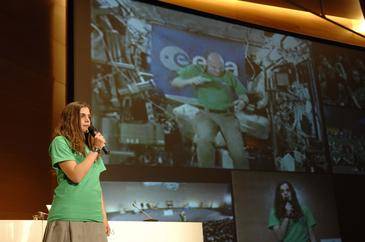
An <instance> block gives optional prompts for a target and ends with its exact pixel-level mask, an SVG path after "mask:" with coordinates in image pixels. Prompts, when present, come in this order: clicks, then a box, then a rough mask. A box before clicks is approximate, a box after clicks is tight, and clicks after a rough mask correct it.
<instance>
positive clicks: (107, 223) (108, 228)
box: [101, 193, 110, 236]
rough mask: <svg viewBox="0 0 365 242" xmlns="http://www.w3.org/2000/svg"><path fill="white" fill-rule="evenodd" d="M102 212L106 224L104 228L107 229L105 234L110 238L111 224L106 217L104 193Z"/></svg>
mask: <svg viewBox="0 0 365 242" xmlns="http://www.w3.org/2000/svg"><path fill="white" fill-rule="evenodd" d="M101 212H102V213H103V223H104V227H105V233H106V235H107V236H109V235H110V226H109V222H108V217H107V215H106V210H105V205H104V196H103V193H101Z"/></svg>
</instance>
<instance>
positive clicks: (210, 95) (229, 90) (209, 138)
mask: <svg viewBox="0 0 365 242" xmlns="http://www.w3.org/2000/svg"><path fill="white" fill-rule="evenodd" d="M206 62H207V63H206V65H199V64H196V65H194V64H193V65H189V66H186V67H184V68H182V69H180V70H179V71H178V73H177V74H178V75H177V77H176V78H174V79H173V80H172V82H171V85H172V86H173V87H177V88H183V87H185V86H193V87H194V89H195V92H196V96H197V100H198V104H199V105H197V107H198V108H199V109H200V111H199V112H198V113H197V114H196V115H195V118H194V120H193V125H194V132H195V135H196V140H195V141H196V145H197V158H198V166H199V167H207V168H212V167H214V164H215V147H214V141H215V138H216V136H217V134H218V132H219V131H221V133H222V135H223V137H224V139H225V141H226V144H227V148H228V151H229V155H230V157H231V158H232V160H233V162H234V168H244V169H248V168H249V164H248V155H247V153H246V150H245V147H244V143H243V138H242V134H241V131H240V128H239V122H238V120H237V119H236V118H235V115H234V113H235V112H237V111H241V110H242V109H243V108H244V107H245V106H246V105H247V103H248V97H247V95H246V89H245V87H244V86H243V84H242V83H241V82H240V81H239V80H237V78H236V77H235V76H234V75H233V73H232V72H231V71H226V70H225V67H224V60H223V58H222V56H221V55H220V54H218V53H216V52H212V53H210V54H209V55H208V56H207V61H206Z"/></svg>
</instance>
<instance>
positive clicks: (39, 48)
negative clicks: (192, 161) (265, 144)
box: [0, 0, 365, 241]
mask: <svg viewBox="0 0 365 242" xmlns="http://www.w3.org/2000/svg"><path fill="white" fill-rule="evenodd" d="M53 5H54V1H47V0H28V1H22V2H21V4H20V3H19V2H16V1H4V2H2V3H1V8H0V29H1V38H0V53H1V55H0V72H1V76H0V81H1V82H0V83H1V88H0V100H1V104H2V108H1V126H0V127H1V129H0V130H1V136H2V137H1V142H0V162H1V163H0V171H1V175H0V191H1V192H2V194H1V200H0V219H31V216H32V215H33V214H35V212H36V211H38V210H43V211H44V210H45V206H44V205H45V204H48V203H50V202H51V201H52V194H53V187H54V184H55V177H53V176H52V173H51V167H50V162H49V158H48V152H47V150H48V144H49V141H50V139H51V134H52V117H53V115H54V112H57V111H58V110H55V109H54V107H53V106H52V104H53V103H54V102H55V100H54V99H55V98H58V97H57V95H56V94H54V93H52V88H53V86H54V85H55V77H54V76H53V75H52V73H51V69H52V68H53V67H52V55H51V49H50V43H51V42H52V35H51V31H50V23H51V17H52V11H53ZM60 45H64V44H62V43H61V44H60ZM54 63H57V62H54ZM60 85H61V86H62V83H61V84H60ZM62 98H64V97H63V96H62V95H61V100H62ZM58 100H59V99H58ZM61 102H62V101H61ZM121 172H123V173H124V174H126V175H125V177H130V176H131V175H130V173H129V172H130V171H128V170H125V169H121ZM182 173H183V174H184V175H181V176H182V180H185V179H186V180H188V178H189V175H191V174H190V173H189V172H188V171H183V172H182ZM147 174H150V173H149V172H147V171H143V169H142V172H139V171H138V172H137V173H135V175H136V176H137V177H138V176H144V175H147ZM199 174H201V173H199ZM111 175H112V176H113V175H115V178H116V179H118V178H117V176H116V174H115V172H111ZM151 176H154V177H155V179H157V178H167V179H169V178H170V179H171V177H170V176H171V175H170V173H169V172H164V170H160V171H159V172H155V173H154V174H151ZM196 176H198V175H197V174H196V175H192V177H196ZM217 176H220V173H219V172H218V171H211V172H210V173H209V174H207V176H205V175H204V176H203V178H202V179H203V180H209V177H212V179H213V177H217ZM332 176H333V180H334V191H335V200H336V206H337V211H338V217H339V219H338V221H339V224H340V230H341V236H342V238H343V240H344V241H361V239H360V238H362V237H363V231H362V230H363V226H362V224H363V220H364V215H365V209H364V204H365V194H364V192H363V187H364V184H365V177H364V176H359V175H332ZM223 177H224V180H225V179H229V178H230V175H229V174H226V173H225V174H224V175H223ZM195 179H197V178H195Z"/></svg>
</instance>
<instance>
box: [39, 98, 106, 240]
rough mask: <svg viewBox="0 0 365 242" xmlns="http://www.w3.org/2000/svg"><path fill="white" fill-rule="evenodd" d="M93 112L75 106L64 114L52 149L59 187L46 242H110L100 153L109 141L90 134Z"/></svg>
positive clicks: (86, 107) (84, 107)
mask: <svg viewBox="0 0 365 242" xmlns="http://www.w3.org/2000/svg"><path fill="white" fill-rule="evenodd" d="M90 125H91V108H90V106H89V105H88V104H86V103H81V102H72V103H70V104H68V105H67V106H66V107H65V108H64V109H63V111H62V114H61V118H60V120H59V123H58V126H57V128H56V129H55V135H54V139H53V140H52V142H51V144H50V147H49V154H50V157H51V162H52V167H53V168H54V169H55V171H56V174H57V183H58V186H57V187H56V189H55V191H54V196H53V202H52V207H51V210H50V212H49V215H48V222H47V227H46V230H45V233H44V237H43V242H107V236H108V235H109V234H110V227H109V223H108V220H107V216H106V211H105V206H104V199H103V195H102V190H101V185H100V180H99V176H100V173H101V172H103V171H104V170H105V169H106V168H105V166H104V163H103V160H102V159H101V154H100V150H101V149H102V148H103V147H104V146H105V139H104V137H103V136H102V135H101V134H100V133H99V132H96V134H95V137H92V135H91V134H90V133H89V132H88V129H89V127H90Z"/></svg>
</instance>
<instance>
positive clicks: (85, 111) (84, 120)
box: [80, 107, 91, 133]
mask: <svg viewBox="0 0 365 242" xmlns="http://www.w3.org/2000/svg"><path fill="white" fill-rule="evenodd" d="M90 123H91V114H90V110H89V108H88V107H83V108H81V109H80V125H81V130H82V132H84V133H86V132H87V129H88V128H89V127H90Z"/></svg>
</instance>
